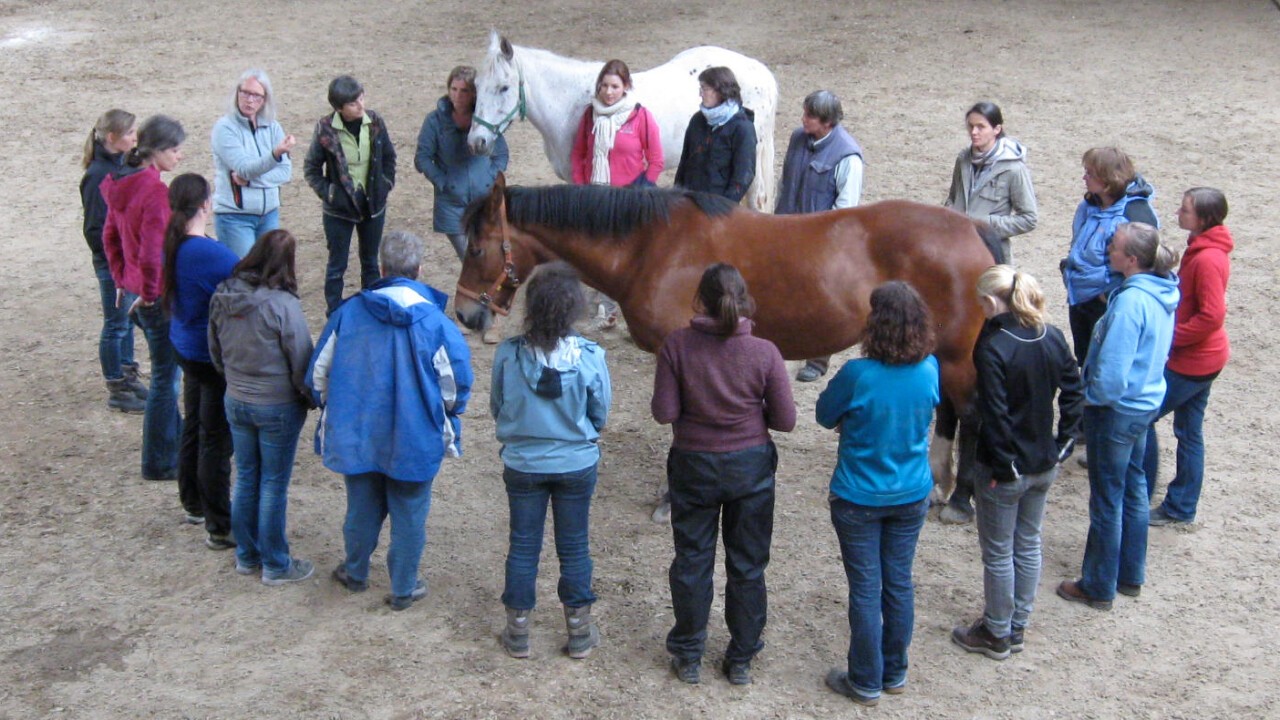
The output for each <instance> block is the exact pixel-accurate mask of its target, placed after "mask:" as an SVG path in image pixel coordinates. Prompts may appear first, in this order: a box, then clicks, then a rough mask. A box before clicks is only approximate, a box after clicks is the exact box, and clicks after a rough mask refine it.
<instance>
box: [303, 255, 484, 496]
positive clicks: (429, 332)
mask: <svg viewBox="0 0 1280 720" xmlns="http://www.w3.org/2000/svg"><path fill="white" fill-rule="evenodd" d="M447 301H448V297H447V296H446V295H445V294H444V293H442V292H440V291H439V290H436V289H435V288H431V287H428V286H427V285H423V284H422V283H419V282H416V281H414V280H409V279H407V278H402V277H393V278H384V279H382V280H379V281H378V282H377V283H375V284H373V285H372V286H370V287H369V288H368V289H366V290H363V291H361V292H360V294H359V295H356V296H355V297H353V298H351V299H349V300H347V301H346V302H344V303H343V304H342V305H340V306H339V307H338V309H337V310H335V311H334V313H333V314H332V315H330V316H329V322H328V323H327V324H326V325H325V328H324V332H323V333H322V334H321V335H320V342H319V343H317V344H316V350H315V354H313V355H312V356H311V365H310V367H309V368H308V369H307V387H309V388H310V389H311V391H312V393H313V395H314V397H315V400H316V402H317V404H319V405H320V407H321V413H320V422H319V423H318V424H317V426H316V453H317V454H318V455H320V456H321V457H323V458H324V466H325V467H327V468H329V469H330V470H332V471H334V472H336V473H342V474H343V475H358V474H361V473H368V472H379V473H382V474H384V475H387V476H389V477H391V478H394V479H396V480H403V481H408V482H427V481H430V480H431V479H432V478H434V477H435V475H436V471H437V470H439V469H440V462H441V460H443V459H444V456H445V455H446V454H448V455H449V456H451V457H457V456H459V455H461V454H462V423H461V421H460V420H459V418H458V416H459V415H461V414H462V413H463V412H465V411H466V409H467V399H468V398H469V397H470V395H471V383H472V375H471V351H470V350H469V349H468V348H467V343H466V341H465V340H463V338H462V333H461V332H459V331H458V327H457V326H456V325H454V324H453V322H452V321H451V320H449V318H448V317H446V316H445V314H444V309H445V303H446V302H447Z"/></svg>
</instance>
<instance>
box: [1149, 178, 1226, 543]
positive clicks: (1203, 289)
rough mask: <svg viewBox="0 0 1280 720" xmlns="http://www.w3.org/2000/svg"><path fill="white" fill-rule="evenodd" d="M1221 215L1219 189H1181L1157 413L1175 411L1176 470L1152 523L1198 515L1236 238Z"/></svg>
mask: <svg viewBox="0 0 1280 720" xmlns="http://www.w3.org/2000/svg"><path fill="white" fill-rule="evenodd" d="M1226 218H1227V198H1226V197H1225V196H1224V195H1223V194H1222V191H1221V190H1217V189H1215V188H1207V187H1196V188H1191V189H1190V190H1188V191H1186V192H1185V193H1184V194H1183V196H1182V205H1181V206H1180V207H1179V208H1178V226H1179V227H1181V228H1182V229H1183V230H1186V231H1187V232H1189V233H1190V236H1189V237H1188V238H1187V251H1186V252H1185V253H1183V255H1182V265H1181V267H1180V268H1179V271H1178V276H1179V279H1178V290H1179V291H1180V292H1181V293H1182V301H1181V302H1180V303H1178V312H1177V316H1176V317H1177V319H1176V324H1175V325H1174V329H1173V349H1172V350H1170V351H1169V361H1168V363H1166V364H1165V370H1164V379H1165V384H1166V385H1167V390H1165V395H1164V402H1163V403H1161V405H1160V412H1159V414H1157V415H1156V422H1159V420H1160V418H1162V417H1164V416H1165V415H1168V414H1169V413H1173V435H1174V437H1176V438H1177V439H1178V453H1177V458H1178V469H1177V472H1176V473H1175V474H1174V477H1173V482H1171V483H1169V487H1168V488H1167V489H1166V490H1165V496H1164V502H1163V503H1161V504H1160V507H1158V508H1155V509H1154V510H1152V511H1151V518H1150V521H1149V523H1150V524H1151V525H1186V524H1189V523H1190V522H1191V521H1193V520H1195V518H1196V505H1197V503H1198V502H1199V501H1200V488H1201V485H1202V484H1203V483H1204V434H1203V432H1202V426H1203V424H1204V411H1205V407H1206V406H1207V405H1208V404H1209V388H1210V386H1212V385H1213V381H1214V380H1215V379H1216V378H1217V377H1218V373H1220V372H1222V368H1223V367H1224V366H1226V364H1227V358H1228V357H1230V355H1231V346H1230V343H1229V342H1228V341H1227V331H1226V329H1225V328H1224V327H1223V323H1224V321H1225V319H1226V316H1227V301H1226V295H1227V280H1228V278H1230V277H1231V258H1230V257H1229V255H1230V253H1231V251H1232V250H1233V249H1234V248H1235V242H1234V241H1233V240H1232V239H1231V232H1230V231H1229V230H1227V226H1226V225H1223V224H1222V222H1223V221H1224V220H1226ZM1143 466H1144V470H1145V471H1146V475H1147V495H1148V496H1150V495H1152V494H1153V493H1155V486H1156V478H1157V476H1158V475H1157V473H1158V472H1159V468H1160V449H1159V448H1158V447H1157V446H1156V428H1155V423H1152V425H1151V429H1150V430H1148V431H1147V452H1146V456H1145V458H1144V461H1143Z"/></svg>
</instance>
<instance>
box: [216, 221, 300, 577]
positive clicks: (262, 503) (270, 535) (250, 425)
mask: <svg viewBox="0 0 1280 720" xmlns="http://www.w3.org/2000/svg"><path fill="white" fill-rule="evenodd" d="M296 248H297V241H296V240H294V237H293V235H291V234H290V233H289V232H288V231H287V230H271V231H269V232H267V233H266V234H264V235H262V236H261V237H259V238H258V241H257V242H256V243H254V246H253V249H251V250H250V251H249V254H248V255H246V256H245V257H244V259H243V260H241V261H240V262H239V263H238V264H237V265H236V267H235V270H234V271H233V273H232V275H231V277H230V278H228V279H227V280H226V281H224V282H223V283H222V284H221V285H219V286H218V291H217V292H216V293H214V296H213V299H212V300H211V301H210V305H209V355H210V356H211V357H212V358H213V364H214V366H215V367H217V368H218V370H219V372H221V373H222V374H223V375H225V376H226V381H227V394H226V401H225V409H226V414H227V421H228V422H229V423H230V425H231V439H232V442H233V444H234V446H235V458H236V490H235V495H234V497H233V498H232V501H231V528H232V530H233V531H234V532H235V536H236V572H238V573H240V574H241V575H252V574H254V573H256V572H258V571H259V569H261V571H262V583H263V584H264V585H283V584H284V583H289V582H296V581H298V580H305V579H306V578H308V577H310V576H311V573H312V572H313V571H314V570H315V566H314V565H313V564H312V563H311V561H310V560H302V559H298V558H294V557H292V556H291V555H290V554H289V540H288V537H287V534H286V532H285V513H286V511H287V509H288V501H289V480H290V478H291V477H292V475H293V458H294V454H295V453H296V451H297V449H298V434H299V433H301V432H302V423H303V421H305V420H306V419H307V409H308V408H309V407H310V406H311V399H310V398H311V394H310V393H309V392H308V391H307V386H306V382H305V380H306V374H307V364H308V363H309V362H310V361H311V351H312V345H311V333H310V332H309V331H308V330H307V319H306V317H304V316H303V314H302V304H301V303H300V302H299V301H298V281H297V278H296V273H295V272H294V255H295V252H296Z"/></svg>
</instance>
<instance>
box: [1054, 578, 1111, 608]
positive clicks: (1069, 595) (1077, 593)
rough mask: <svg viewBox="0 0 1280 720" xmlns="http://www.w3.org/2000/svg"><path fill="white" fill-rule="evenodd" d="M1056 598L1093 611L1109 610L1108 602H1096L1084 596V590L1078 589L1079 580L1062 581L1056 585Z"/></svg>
mask: <svg viewBox="0 0 1280 720" xmlns="http://www.w3.org/2000/svg"><path fill="white" fill-rule="evenodd" d="M1058 597H1060V598H1062V599H1063V600H1067V601H1069V602H1077V603H1081V604H1084V605H1088V606H1089V607H1091V608H1093V609H1094V610H1110V609H1111V601H1110V600H1098V599H1096V598H1091V597H1089V596H1088V595H1085V594H1084V590H1081V589H1080V581H1079V580H1063V581H1062V582H1061V583H1058Z"/></svg>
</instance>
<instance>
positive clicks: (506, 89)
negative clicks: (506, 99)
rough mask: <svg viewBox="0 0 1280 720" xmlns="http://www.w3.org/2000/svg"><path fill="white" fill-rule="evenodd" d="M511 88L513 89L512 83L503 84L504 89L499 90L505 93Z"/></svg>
mask: <svg viewBox="0 0 1280 720" xmlns="http://www.w3.org/2000/svg"><path fill="white" fill-rule="evenodd" d="M510 89H511V86H510V85H503V86H502V89H501V90H499V91H498V92H502V93H504V92H506V91H508V90H510Z"/></svg>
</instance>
